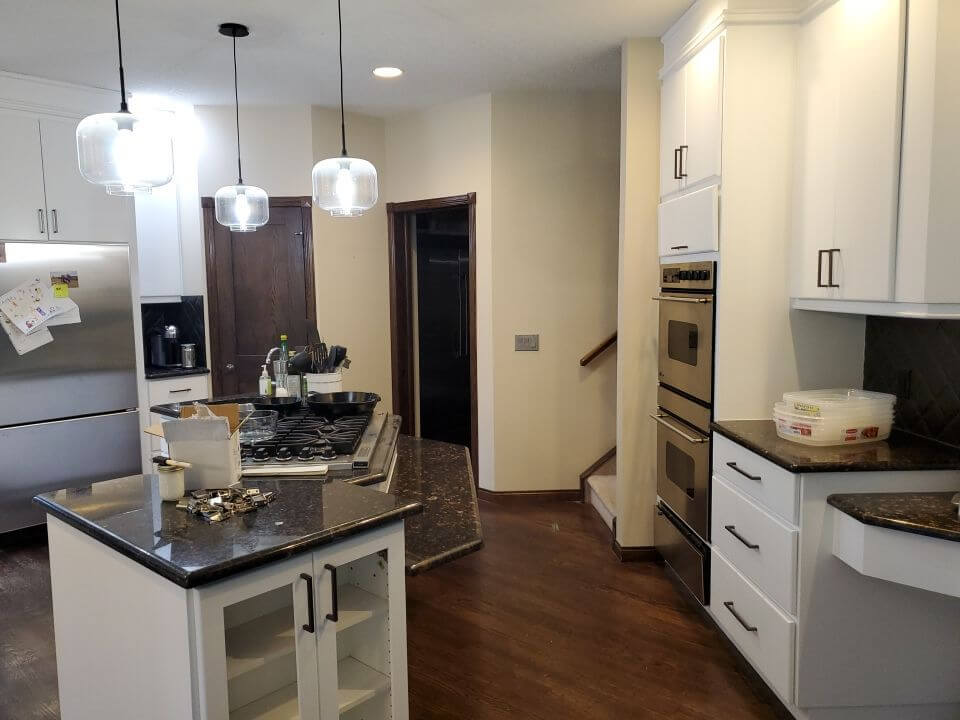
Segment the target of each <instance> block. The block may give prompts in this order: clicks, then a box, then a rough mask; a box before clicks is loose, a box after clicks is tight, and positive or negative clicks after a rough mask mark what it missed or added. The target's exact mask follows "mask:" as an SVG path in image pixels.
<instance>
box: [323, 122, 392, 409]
mask: <svg viewBox="0 0 960 720" xmlns="http://www.w3.org/2000/svg"><path fill="white" fill-rule="evenodd" d="M312 126H313V151H312V152H313V155H312V157H313V161H314V162H315V161H318V160H323V159H325V158H328V157H336V156H338V155H340V111H339V110H338V109H334V108H321V107H314V108H313V110H312ZM347 151H348V152H349V153H350V154H351V155H352V156H354V157H362V158H364V159H366V160H369V161H370V162H372V163H373V165H374V167H375V168H377V173H378V180H379V185H380V188H379V189H380V193H381V197H380V200H379V202H377V204H376V205H375V206H374V207H373V208H372V209H370V210H368V211H367V212H365V213H364V214H363V215H362V216H361V217H359V218H334V217H331V216H330V215H329V214H328V213H326V212H323V211H321V210H317V209H316V208H314V211H313V256H314V261H315V268H314V274H315V278H316V283H317V325H318V327H319V329H320V334H321V335H322V336H323V337H324V338H325V339H326V340H327V342H328V343H330V342H336V343H337V344H338V345H344V346H346V347H347V348H348V349H349V351H350V360H351V366H350V369H349V370H346V371H344V379H343V387H344V390H365V391H373V392H376V393H378V394H379V395H380V397H381V398H383V400H382V402H381V404H380V407H381V408H382V409H389V408H391V406H392V403H393V383H392V379H391V375H390V298H389V292H388V290H389V277H388V270H387V259H388V252H387V213H386V210H385V209H384V198H383V191H384V185H385V181H386V177H387V173H388V169H387V162H386V143H385V137H384V123H383V120H381V119H379V118H372V117H368V116H364V115H355V114H348V115H347ZM311 166H312V163H311ZM308 178H309V174H308ZM311 192H312V189H311Z"/></svg>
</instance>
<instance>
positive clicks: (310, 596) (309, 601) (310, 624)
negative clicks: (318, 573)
mask: <svg viewBox="0 0 960 720" xmlns="http://www.w3.org/2000/svg"><path fill="white" fill-rule="evenodd" d="M300 577H301V578H302V579H304V580H306V581H307V624H306V625H304V626H303V629H304V630H306V631H307V632H308V633H312V632H315V631H316V627H315V625H314V621H313V620H314V618H313V576H312V575H308V574H307V573H300Z"/></svg>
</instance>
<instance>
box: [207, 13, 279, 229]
mask: <svg viewBox="0 0 960 720" xmlns="http://www.w3.org/2000/svg"><path fill="white" fill-rule="evenodd" d="M220 34H221V35H226V36H227V37H229V38H233V99H234V102H235V105H234V107H235V108H236V119H237V184H236V185H227V186H225V187H222V188H220V189H219V190H217V194H216V195H215V196H214V207H215V208H216V214H217V222H218V223H220V224H221V225H226V226H227V227H228V228H230V230H231V231H232V232H253V231H254V230H256V229H257V228H259V227H262V226H263V225H266V224H267V220H269V219H270V201H269V199H268V198H267V193H266V192H265V191H264V190H262V189H261V188H258V187H256V186H255V185H244V184H243V167H242V166H241V164H240V93H239V90H238V89H237V87H238V84H237V38H242V37H247V35H249V34H250V30H249V29H248V28H247V26H246V25H240V24H239V23H223V24H222V25H221V26H220Z"/></svg>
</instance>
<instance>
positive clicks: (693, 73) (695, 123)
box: [680, 35, 723, 187]
mask: <svg viewBox="0 0 960 720" xmlns="http://www.w3.org/2000/svg"><path fill="white" fill-rule="evenodd" d="M684 73H685V82H684V87H685V98H686V99H685V102H684V125H685V133H684V135H685V137H684V141H683V145H682V148H681V150H682V152H681V156H680V170H681V175H683V181H682V182H683V185H684V187H688V186H692V185H696V184H697V183H700V182H703V181H706V180H719V179H720V140H721V128H722V124H723V36H722V35H718V36H717V37H715V38H714V39H713V40H711V41H710V42H709V43H707V44H706V45H705V46H704V47H703V48H702V49H701V50H700V52H698V53H697V54H696V55H694V56H693V58H692V59H691V60H690V62H688V63H687V65H686V67H685V68H684Z"/></svg>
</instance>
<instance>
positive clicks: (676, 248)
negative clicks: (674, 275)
mask: <svg viewBox="0 0 960 720" xmlns="http://www.w3.org/2000/svg"><path fill="white" fill-rule="evenodd" d="M689 247H690V246H689V245H671V246H670V249H671V250H686V249H687V248H689Z"/></svg>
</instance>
